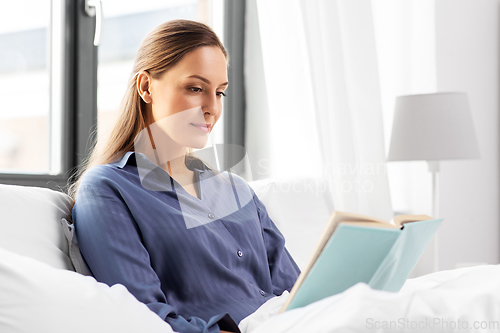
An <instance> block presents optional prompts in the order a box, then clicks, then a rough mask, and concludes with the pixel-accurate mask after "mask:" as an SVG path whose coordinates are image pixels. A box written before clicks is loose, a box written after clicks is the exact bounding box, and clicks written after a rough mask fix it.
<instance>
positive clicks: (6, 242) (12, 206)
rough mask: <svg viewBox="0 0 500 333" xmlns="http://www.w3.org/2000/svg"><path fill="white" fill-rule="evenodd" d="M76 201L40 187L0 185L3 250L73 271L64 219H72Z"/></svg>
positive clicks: (1, 243)
mask: <svg viewBox="0 0 500 333" xmlns="http://www.w3.org/2000/svg"><path fill="white" fill-rule="evenodd" d="M71 204H72V200H71V198H70V197H69V196H67V195H66V194H64V193H61V192H56V191H52V190H49V189H45V188H39V187H26V186H14V185H0V211H1V217H0V247H2V248H4V249H7V250H9V251H12V252H15V253H19V254H22V255H25V256H28V257H31V258H35V259H37V260H40V261H42V262H44V263H46V264H48V265H50V266H52V267H55V268H62V269H67V270H73V271H74V267H73V265H72V264H71V261H70V258H69V252H68V241H67V240H66V237H65V235H64V232H63V229H62V227H61V218H69V216H70V214H71V212H70V207H71Z"/></svg>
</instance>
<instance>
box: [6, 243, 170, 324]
mask: <svg viewBox="0 0 500 333" xmlns="http://www.w3.org/2000/svg"><path fill="white" fill-rule="evenodd" d="M0 295H1V296H0V332H8V333H33V332H50V333H67V332H71V333H89V332H92V333H99V332H103V333H114V332H116V333H132V332H133V333H137V332H148V333H155V332H162V333H168V332H173V330H172V328H171V326H170V325H169V324H168V323H166V322H164V321H163V320H162V319H161V318H160V317H158V315H157V314H155V313H154V312H152V311H150V310H149V308H148V307H147V306H146V305H145V304H143V303H141V302H139V301H138V300H137V299H136V298H135V297H134V296H133V295H132V294H130V293H129V292H128V291H127V289H126V288H125V287H124V286H122V285H120V284H117V285H114V286H112V287H108V286H107V285H106V284H104V283H100V282H97V281H96V280H95V279H94V278H93V277H90V276H83V275H81V274H78V273H76V272H71V271H65V270H61V269H55V268H53V267H50V266H48V265H47V264H44V263H42V262H40V261H37V260H34V259H32V258H28V257H26V256H22V255H19V254H16V253H12V252H10V251H7V250H4V249H1V248H0Z"/></svg>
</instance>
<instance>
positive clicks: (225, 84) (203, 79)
mask: <svg viewBox="0 0 500 333" xmlns="http://www.w3.org/2000/svg"><path fill="white" fill-rule="evenodd" d="M188 77H189V78H196V79H199V80H202V81H203V82H205V83H206V84H210V80H208V79H206V78H204V77H203V76H201V75H196V74H194V75H191V76H188ZM228 84H229V82H227V81H226V82H224V83H222V84H220V85H219V87H222V86H227V85H228Z"/></svg>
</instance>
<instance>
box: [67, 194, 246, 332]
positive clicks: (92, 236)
mask: <svg viewBox="0 0 500 333" xmlns="http://www.w3.org/2000/svg"><path fill="white" fill-rule="evenodd" d="M102 187H104V188H101V187H99V188H98V189H96V186H93V185H92V186H90V185H88V186H81V187H80V188H79V190H78V195H77V198H76V204H75V206H74V208H73V220H74V223H75V231H76V235H77V238H78V242H79V246H80V251H81V253H82V256H83V257H84V259H85V261H86V262H87V264H88V266H89V268H90V270H91V272H92V274H93V275H94V277H95V278H96V279H97V280H98V281H101V282H104V283H106V284H107V285H109V286H111V285H114V284H117V283H120V284H122V285H124V286H125V287H127V289H128V290H129V291H130V293H132V294H133V295H134V296H135V297H136V298H137V299H138V300H139V301H140V302H142V303H145V304H146V305H147V306H148V307H149V309H150V310H152V311H153V312H155V313H156V314H158V315H159V316H160V317H161V318H162V319H163V320H165V321H166V322H167V323H168V324H170V326H171V327H172V329H173V330H175V331H176V332H180V333H220V330H221V329H224V330H233V331H234V332H240V331H239V330H238V326H237V324H236V323H235V322H234V320H233V319H232V318H231V316H230V315H229V314H227V313H221V314H218V315H216V316H213V317H211V318H210V319H209V320H208V322H206V321H205V320H203V319H201V318H198V317H189V318H184V317H182V316H180V315H178V314H177V313H176V309H175V308H174V307H173V306H171V305H169V304H168V303H167V299H166V296H165V294H164V293H163V291H162V290H161V288H160V279H159V277H158V275H157V274H156V272H155V270H154V269H153V268H152V267H151V264H150V258H149V253H148V251H147V249H146V248H145V247H144V245H143V243H142V242H141V234H140V230H139V228H138V226H137V224H136V222H135V220H134V218H133V216H132V215H131V213H130V211H129V209H128V208H127V206H126V204H125V203H124V202H123V200H122V199H121V198H120V197H119V196H118V195H117V194H115V193H114V192H113V190H112V189H110V188H106V187H105V186H102ZM234 328H235V329H234Z"/></svg>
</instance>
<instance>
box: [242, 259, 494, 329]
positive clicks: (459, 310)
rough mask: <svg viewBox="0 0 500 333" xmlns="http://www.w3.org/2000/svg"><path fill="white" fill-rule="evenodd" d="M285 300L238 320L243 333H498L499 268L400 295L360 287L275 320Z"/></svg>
mask: <svg viewBox="0 0 500 333" xmlns="http://www.w3.org/2000/svg"><path fill="white" fill-rule="evenodd" d="M286 297H288V292H285V293H284V294H283V295H282V296H279V297H275V298H273V299H271V300H269V301H268V302H266V303H265V304H263V305H262V306H261V307H260V308H259V309H258V310H257V311H256V312H254V313H253V314H252V315H250V316H249V317H247V318H245V319H243V320H242V321H241V323H240V329H241V330H242V332H243V333H249V332H251V333H263V332H273V333H278V332H283V333H284V332H287V333H292V332H316V333H319V332H342V333H345V332H500V265H488V266H477V267H468V268H462V269H456V270H449V271H441V272H437V273H433V274H429V275H426V276H422V277H419V278H415V279H409V280H408V281H407V282H406V284H405V285H404V286H403V288H402V289H401V291H400V292H399V293H390V292H384V291H377V290H372V289H370V287H368V286H367V285H366V284H362V283H359V284H357V285H355V286H353V287H351V288H349V289H348V290H346V291H345V292H343V293H341V294H338V295H335V296H332V297H328V298H325V299H323V300H321V301H318V302H315V303H312V304H310V305H308V306H306V307H303V308H299V309H293V310H290V311H286V312H285V313H282V314H277V312H278V311H279V308H280V307H281V305H282V304H283V302H284V301H285V299H286Z"/></svg>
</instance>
